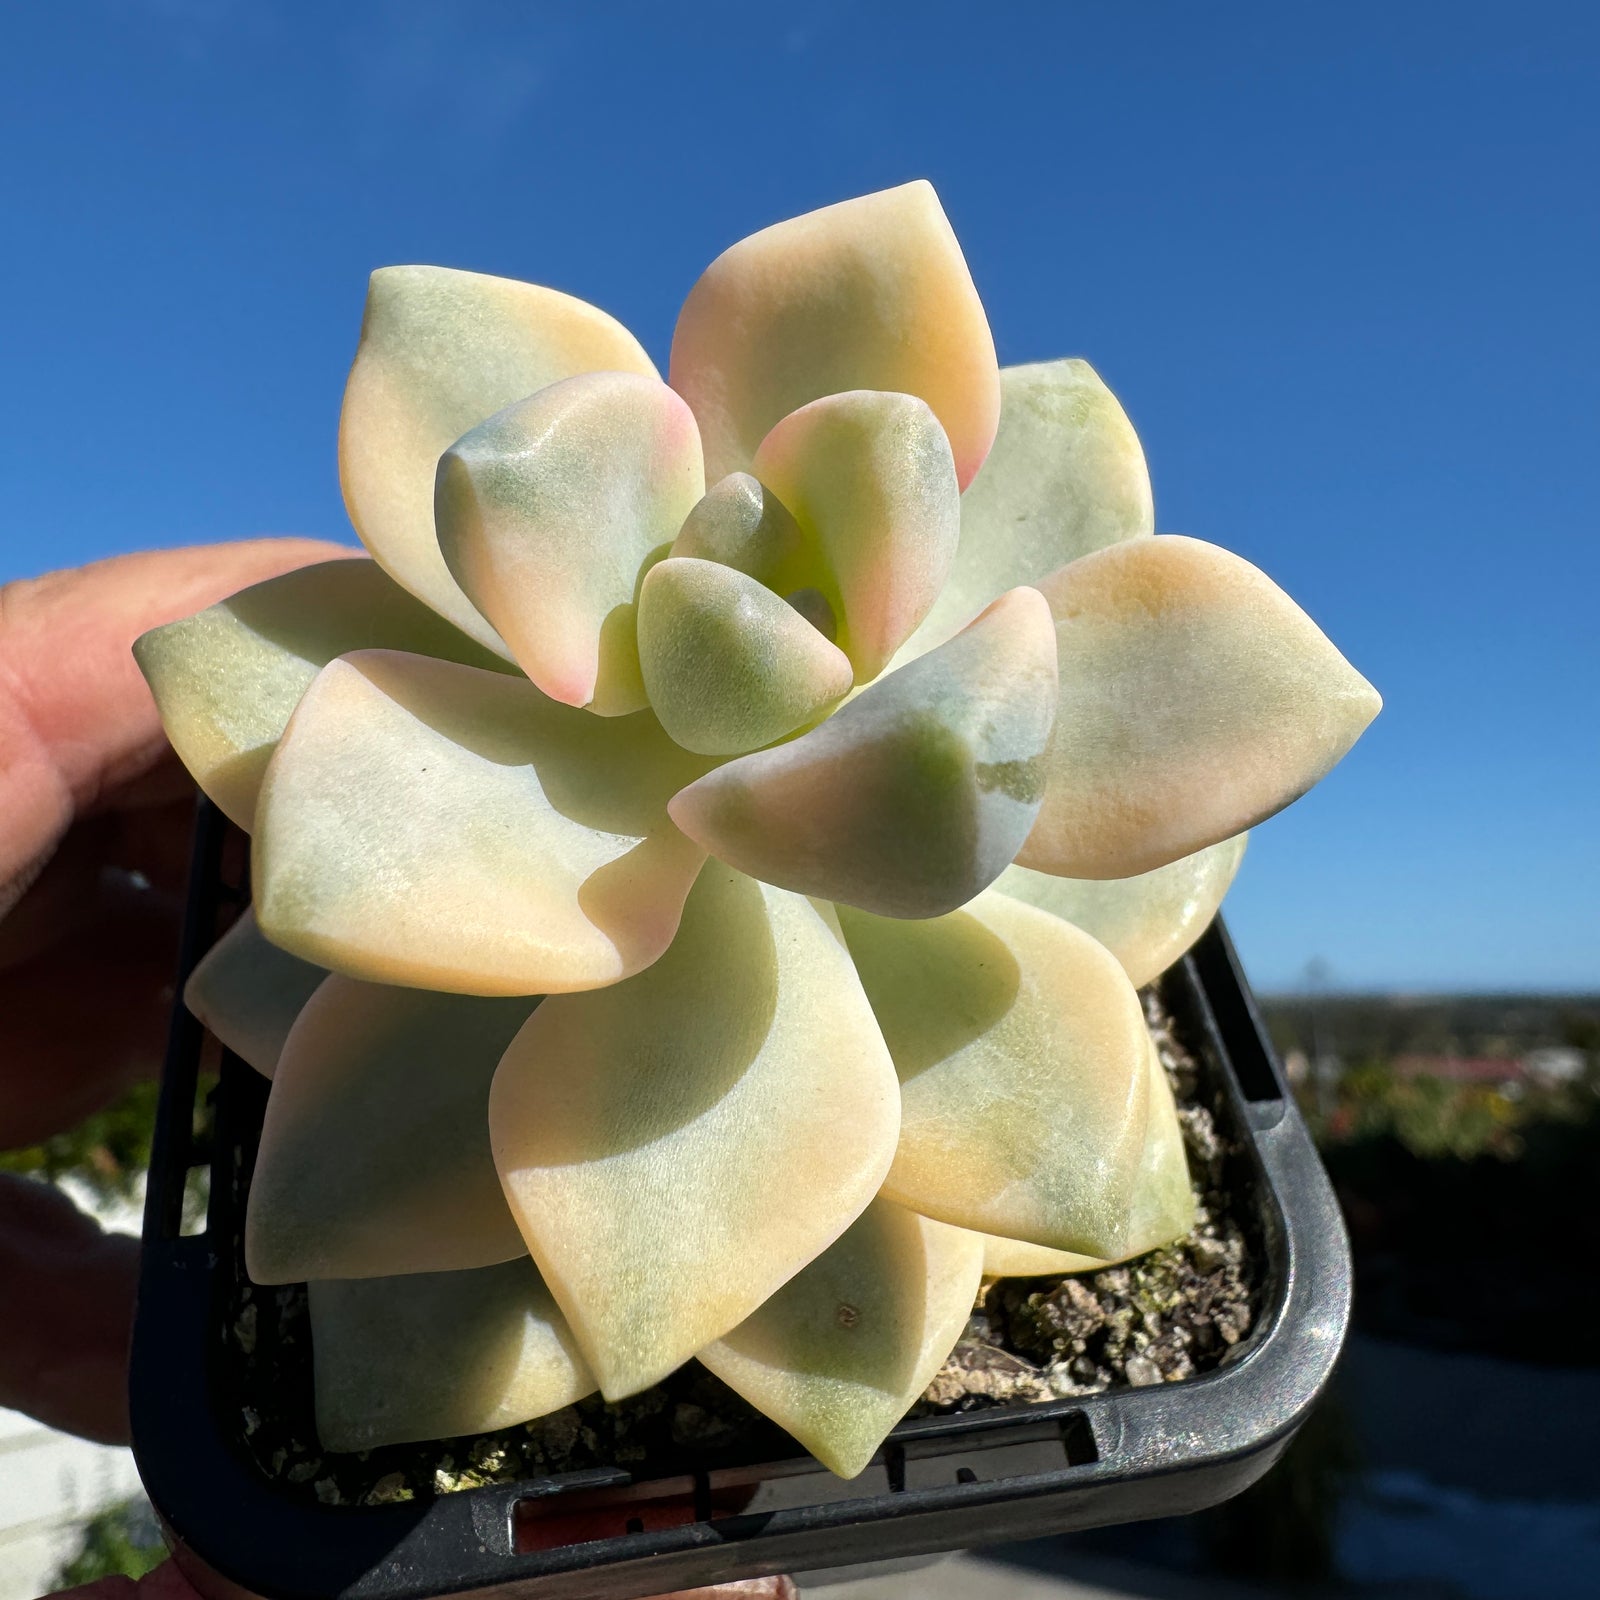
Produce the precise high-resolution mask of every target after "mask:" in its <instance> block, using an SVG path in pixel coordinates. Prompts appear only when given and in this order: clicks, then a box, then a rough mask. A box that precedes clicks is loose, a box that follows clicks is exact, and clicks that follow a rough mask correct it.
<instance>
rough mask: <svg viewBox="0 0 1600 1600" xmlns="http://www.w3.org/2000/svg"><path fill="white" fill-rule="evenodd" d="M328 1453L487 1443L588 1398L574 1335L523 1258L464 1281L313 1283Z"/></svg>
mask: <svg viewBox="0 0 1600 1600" xmlns="http://www.w3.org/2000/svg"><path fill="white" fill-rule="evenodd" d="M310 1300H311V1348H312V1368H313V1372H314V1374H315V1383H316V1404H317V1433H318V1435H319V1437H320V1438H321V1440H322V1447H323V1449H324V1450H374V1449H376V1448H377V1447H378V1446H379V1445H382V1444H405V1443H407V1442H409V1441H411V1440H417V1439H448V1438H451V1437H452V1436H453V1435H455V1434H460V1433H489V1432H492V1431H493V1430H495V1429H497V1428H509V1427H513V1426H515V1425H516V1424H517V1423H519V1422H528V1421H531V1420H532V1419H533V1418H534V1417H543V1416H548V1415H549V1414H550V1412H552V1411H559V1410H560V1409H561V1408H562V1406H568V1405H571V1404H572V1402H573V1401H574V1400H581V1399H582V1398H583V1397H584V1396H585V1395H586V1394H592V1393H593V1392H594V1387H595V1383H594V1378H593V1376H592V1375H591V1374H590V1372H589V1369H588V1368H587V1367H585V1366H584V1364H583V1357H582V1356H581V1355H580V1354H579V1352H578V1347H577V1343H576V1341H575V1340H574V1339H573V1337H572V1331H571V1329H569V1328H568V1327H567V1323H566V1319H565V1318H564V1317H563V1316H562V1315H561V1313H560V1311H559V1310H558V1309H557V1308H556V1303H555V1301H554V1299H553V1298H552V1297H551V1294H550V1291H549V1290H548V1289H547V1288H545V1286H544V1281H543V1279H541V1278H540V1276H539V1270H538V1268H537V1267H535V1266H534V1264H533V1263H532V1262H531V1261H529V1260H528V1259H527V1258H526V1257H523V1259H522V1260H520V1261H506V1262H502V1263H501V1264H500V1265H499V1266H493V1267H478V1268H476V1269H474V1270H472V1271H470V1272H419V1273H410V1274H408V1275H406V1276H405V1277H399V1278H364V1279H357V1280H353V1281H346V1280H336V1281H332V1282H328V1283H313V1284H312V1285H311V1286H310Z"/></svg>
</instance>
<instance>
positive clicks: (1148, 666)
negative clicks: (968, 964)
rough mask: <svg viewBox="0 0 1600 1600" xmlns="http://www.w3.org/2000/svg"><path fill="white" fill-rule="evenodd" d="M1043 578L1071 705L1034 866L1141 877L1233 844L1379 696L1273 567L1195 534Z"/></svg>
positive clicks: (1129, 545)
mask: <svg viewBox="0 0 1600 1600" xmlns="http://www.w3.org/2000/svg"><path fill="white" fill-rule="evenodd" d="M1039 588H1040V591H1041V592H1042V593H1043V594H1044V596H1045V598H1046V599H1047V600H1048V601H1049V602H1050V609H1051V612H1052V614H1053V615H1054V617H1055V619H1056V645H1057V655H1058V659H1059V662H1060V669H1061V708H1060V711H1059V713H1058V715H1057V717H1056V723H1055V731H1054V732H1053V733H1052V735H1051V738H1050V754H1049V758H1048V760H1047V762H1046V793H1045V799H1044V806H1043V808H1042V809H1041V811H1040V813H1039V820H1038V821H1037V822H1036V823H1035V824H1034V827H1033V832H1032V833H1031V834H1030V835H1029V836H1028V842H1027V844H1026V845H1025V846H1024V847H1023V849H1022V851H1021V852H1020V854H1019V855H1018V857H1017V859H1018V861H1019V862H1020V864H1021V865H1022V866H1025V867H1033V868H1035V869H1036V870H1038V871H1040V872H1050V873H1058V874H1060V875H1062V876H1065V877H1074V878H1131V877H1133V876H1135V875H1136V874H1139V873H1144V872H1150V871H1152V870H1153V869H1154V868H1156V867H1161V866H1165V865H1166V864H1167V863H1168V862H1169V861H1176V860H1177V859H1178V858H1179V857H1180V856H1186V855H1190V854H1192V853H1193V852H1194V851H1196V850H1201V849H1204V848H1205V847H1206V846H1207V845H1211V844H1217V843H1219V842H1220V841H1221V840H1223V839H1230V838H1232V837H1233V836H1234V835H1235V834H1238V833H1242V832H1244V830H1245V829H1246V828H1249V827H1253V826H1254V825H1255V824H1256V823H1258V822H1260V821H1261V820H1262V819H1263V818H1265V817H1270V816H1271V815H1272V814H1273V812H1275V811H1280V810H1282V809H1283V807H1284V806H1286V805H1288V804H1289V802H1290V801H1291V800H1294V799H1297V798H1298V797H1299V796H1300V795H1302V794H1304V793H1305V792H1306V790H1307V789H1309V788H1310V787H1311V786H1312V784H1314V783H1315V782H1316V781H1317V780H1318V779H1319V778H1320V777H1322V776H1323V774H1324V773H1326V772H1327V771H1328V769H1329V768H1330V767H1332V766H1333V764H1334V763H1335V762H1336V761H1337V760H1338V759H1339V758H1340V757H1341V756H1342V755H1343V754H1344V753H1345V751H1347V750H1348V749H1349V748H1350V746H1351V745H1352V744H1354V743H1355V741H1356V739H1357V738H1358V737H1359V736H1360V734H1361V730H1362V729H1363V728H1365V727H1366V725H1367V724H1368V723H1369V722H1370V721H1371V720H1372V719H1373V717H1375V716H1376V715H1377V713H1378V708H1379V706H1380V704H1381V703H1382V702H1381V701H1380V700H1379V698H1378V695H1377V692H1376V690H1374V689H1373V687H1372V685H1371V684H1369V683H1368V682H1367V681H1366V679H1365V678H1363V677H1362V676H1361V674H1360V673H1358V672H1357V671H1356V670H1355V669H1354V668H1353V667H1352V666H1351V665H1350V663H1349V662H1348V661H1346V660H1345V659H1344V657H1343V656H1341V655H1340V654H1339V652H1338V651H1337V650H1336V649H1334V647H1333V645H1332V644H1330V643H1329V642H1328V639H1327V637H1326V636H1325V635H1324V634H1323V633H1322V631H1321V630H1320V629H1319V628H1318V627H1317V625H1316V624H1315V623H1314V622H1313V621H1312V620H1311V619H1310V617H1308V616H1307V615H1306V614H1305V612H1303V611H1302V610H1301V609H1300V608H1299V607H1298V606H1297V605H1296V604H1295V603H1294V602H1293V601H1292V600H1291V599H1290V598H1289V597H1288V596H1287V595H1286V594H1285V593H1284V592H1283V591H1282V590H1281V589H1280V588H1279V587H1278V586H1277V585H1276V584H1275V583H1273V581H1272V580H1271V579H1270V578H1268V577H1267V576H1266V575H1265V574H1264V573H1262V572H1259V571H1258V570H1257V569H1256V568H1255V567H1252V566H1251V565H1250V563H1249V562H1248V561H1243V560H1241V559H1240V558H1239V557H1238V556H1235V555H1231V554H1229V552H1228V551H1226V550H1219V549H1218V548H1217V546H1215V545H1212V544H1205V543H1203V542H1202V541H1200V540H1199V539H1186V538H1181V537H1178V536H1176V535H1172V534H1163V535H1160V536H1159V537H1157V538H1153V539H1130V540H1128V541H1127V542H1125V543H1123V544H1118V545H1112V546H1111V547H1110V548H1109V549H1105V550H1099V551H1096V552H1095V553H1094V554H1093V555H1088V556H1084V557H1083V558H1082V560H1079V561H1074V562H1073V563H1072V564H1071V565H1070V566H1067V567H1063V568H1062V569H1061V571H1060V572H1058V573H1056V574H1055V575H1054V576H1053V577H1050V578H1048V579H1046V580H1045V581H1044V582H1043V583H1041V584H1040V585H1039Z"/></svg>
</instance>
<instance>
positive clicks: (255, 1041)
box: [183, 907, 328, 1078]
mask: <svg viewBox="0 0 1600 1600" xmlns="http://www.w3.org/2000/svg"><path fill="white" fill-rule="evenodd" d="M327 976H328V969H327V968H326V967H316V966H313V965H312V964H311V963H310V962H309V961H302V960H301V959H300V958H299V957H298V956H292V955H290V954H289V952H288V951H287V950H280V949H279V948H278V947H277V945H275V944H273V943H272V941H271V940H270V939H268V938H266V937H265V935H264V934H263V933H262V932H261V929H260V928H259V927H258V926H257V925H256V918H255V912H254V911H252V910H250V909H249V908H248V907H247V908H246V909H245V912H244V914H243V915H242V916H241V917H240V918H239V920H238V921H237V922H236V923H234V925H233V926H232V927H231V928H229V929H228V931H227V932H226V933H225V934H223V936H222V937H221V938H220V939H218V940H217V942H216V943H215V944H214V945H212V947H211V948H210V949H209V950H208V951H207V952H206V953H205V955H204V956H202V957H201V959H200V963H199V965H198V966H196V967H195V969H194V971H193V972H191V973H190V974H189V981H188V982H187V983H186V984H184V986H183V1003H184V1004H185V1005H186V1006H187V1007H188V1008H189V1010H190V1011H191V1012H193V1013H194V1015H195V1016H197V1017H198V1018H199V1019H200V1021H201V1022H202V1023H204V1024H205V1026H206V1027H207V1028H208V1029H210V1031H211V1032H212V1033H213V1034H215V1035H216V1037H217V1038H218V1039H220V1040H221V1041H222V1042H223V1044H224V1045H226V1046H227V1048H228V1049H230V1050H231V1051H233V1053H234V1054H235V1055H236V1056H238V1057H239V1059H240V1060H241V1061H245V1062H248V1063H249V1064H250V1065H251V1066H252V1067H254V1068H255V1069H256V1071H257V1072H259V1073H260V1074H261V1075H262V1076H263V1077H264V1078H270V1077H271V1076H272V1075H273V1074H274V1073H275V1072H276V1071H277V1068H278V1057H279V1055H281V1054H282V1052H283V1041H284V1040H285V1039H287V1038H288V1037H289V1030H290V1028H292V1027H293V1026H294V1023H295V1018H297V1017H298V1016H299V1015H300V1012H301V1011H302V1010H303V1009H304V1007H305V1004H306V1002H307V1001H308V1000H309V999H310V998H311V996H312V995H313V994H314V993H315V992H316V990H317V987H318V986H319V985H320V984H321V982H322V980H323V979H324V978H326V977H327Z"/></svg>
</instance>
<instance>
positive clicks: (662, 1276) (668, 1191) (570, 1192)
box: [490, 862, 899, 1399]
mask: <svg viewBox="0 0 1600 1600" xmlns="http://www.w3.org/2000/svg"><path fill="white" fill-rule="evenodd" d="M490 1117H491V1124H492V1130H493V1137H494V1151H495V1160H496V1162H497V1163H498V1165H499V1168H500V1175H501V1178H502V1181H503V1182H504V1184H505V1188H506V1193H507V1195H508V1197H509V1198H510V1201H511V1206H512V1209H513V1211H514V1212H515V1213H516V1215H517V1219H518V1221H519V1222H520V1224H521V1226H522V1229H523V1232H524V1234H525V1235H526V1237H527V1240H528V1246H529V1248H530V1249H531V1250H532V1252H533V1255H534V1259H535V1260H536V1261H537V1262H538V1263H539V1267H540V1270H541V1271H542V1272H543V1273H544V1275H545V1280H546V1282H548V1283H549V1285H550V1287H551V1290H552V1291H553V1292H554V1294H555V1297H556V1299H557V1301H558V1302H559V1303H560V1305H561V1308H562V1310H563V1311H564V1312H565V1313H566V1316H567V1319H568V1321H569V1322H570V1323H571V1324H572V1328H573V1332H574V1333H575V1334H576V1336H577V1338H578V1342H579V1344H580V1345H581V1346H582V1348H583V1351H584V1355H585V1358H586V1360H587V1361H588V1363H589V1365H590V1367H591V1368H592V1369H593V1370H594V1372H595V1374H596V1376H597V1377H598V1378H599V1380H600V1385H601V1388H602V1389H603V1390H604V1392H605V1394H606V1395H607V1397H608V1398H611V1399H616V1398H619V1397H621V1396H623V1395H627V1394H633V1393H636V1392H637V1391H638V1390H640V1389H644V1388H647V1387H648V1386H649V1385H650V1384H652V1383H654V1382H656V1381H657V1380H658V1379H660V1378H661V1377H663V1376H664V1375H665V1374H666V1373H668V1372H670V1371H672V1370H673V1368H674V1367H677V1366H679V1365H681V1363H683V1362H684V1361H686V1360H687V1359H688V1358H689V1357H690V1356H691V1355H693V1354H694V1352H695V1351H697V1350H699V1349H700V1348H701V1347H702V1346H704V1345H706V1344H708V1343H710V1341H711V1340H713V1339H716V1338H719V1337H721V1335H723V1334H725V1333H726V1332H727V1331H728V1330H729V1329H730V1328H732V1327H733V1326H735V1325H736V1324H737V1323H739V1322H742V1321H743V1320H744V1319H745V1318H746V1317H747V1316H749V1315H750V1313H751V1312H752V1311H754V1310H755V1308H756V1307H757V1306H759V1305H760V1304H761V1303H762V1302H763V1301H764V1300H765V1299H766V1298H767V1297H768V1296H769V1295H770V1294H771V1293H772V1292H773V1291H774V1290H775V1289H777V1288H778V1286H779V1285H780V1284H782V1283H784V1282H785V1281H786V1280H787V1279H789V1278H791V1277H792V1276H793V1275H794V1274H795V1273H796V1272H797V1271H799V1269H800V1268H801V1267H803V1266H804V1265H805V1264H806V1262H808V1261H810V1260H811V1259H812V1258H813V1257H815V1256H816V1255H817V1254H819V1253H820V1252H821V1251H822V1250H823V1249H825V1248H826V1247H827V1246H828V1245H829V1244H831V1243H832V1242H833V1240H834V1239H836V1238H837V1237H838V1236H839V1235H840V1234H841V1233H842V1232H843V1231H844V1229H845V1228H846V1227H848V1226H849V1224H850V1223H851V1222H852V1221H854V1220H855V1218H856V1217H857V1216H859V1215H860V1213H861V1211H862V1210H863V1209H864V1208H865V1207H866V1205H867V1203H868V1202H869V1201H870V1200H871V1199H872V1197H873V1196H874V1195H875V1194H876V1193H877V1191H878V1186H879V1184H880V1183H881V1182H882V1180H883V1175H884V1173H885V1172H886V1171H887V1170H888V1166H889V1162H890V1159H891V1158H892V1156H893V1154H894V1143H895V1135H896V1133H897V1132H898V1130H899V1095H898V1093H897V1090H896V1084H895V1076H894V1068H893V1066H892V1065H891V1063H890V1061H889V1053H888V1051H887V1050H886V1049H885V1047H884V1043H883V1039H882V1036H881V1035H880V1034H879V1032H878V1027H877V1024H876V1022H875V1021H874V1020H873V1016H872V1011H871V1008H870V1007H869V1006H868V1004H867V999H866V996H865V995H864V994H863V993H862V992H861V986H860V984H859V983H858V981H857V980H856V976H855V972H854V970H853V968H852V967H851V965H850V960H849V957H848V956H847V955H846V954H845V952H844V950H843V949H842V948H841V946H840V944H839V942H838V940H837V939H836V938H835V937H834V935H833V933H832V932H831V931H830V929H829V928H828V926H827V924H826V923H825V922H824V921H823V919H822V918H821V916H819V914H818V913H817V912H816V911H815V910H814V909H813V908H812V907H811V905H810V904H808V903H807V902H806V901H805V900H803V899H801V898H800V897H799V896H798V895H792V894H787V893H785V892H784V891H783V890H781V889H772V888H769V887H767V886H766V885H764V884H758V883H756V882H754V881H753V880H752V879H749V878H746V877H743V876H741V875H740V874H739V873H736V872H732V871H730V870H729V869H728V868H726V867H723V866H721V865H720V864H718V863H717V862H708V863H707V864H706V867H705V869H704V871H703V872H702V873H701V875H700V878H699V881H698V882H697V883H696V885H695V888H694V890H693V892H692V893H691V894H690V896H689V900H688V904H687V905H686V906H685V908H684V913H683V926H682V929H681V930H680V932H679V935H678V937H677V939H676V940H675V941H674V942H673V944H672V948H671V949H670V950H668V951H667V953H666V954H665V955H664V956H663V957H662V958H661V959H660V960H659V961H658V962H656V964H655V965H654V966H653V967H650V968H649V969H647V970H646V971H644V972H642V973H640V974H639V975H638V976H637V977H635V978H630V979H628V980H627V981H626V982H624V983H619V984H617V985H616V986H615V987H614V988H610V989H602V990H598V991H596V992H594V993H592V994H586V995H564V996H556V997H554V998H552V999H549V1000H546V1001H545V1002H544V1004H543V1005H541V1006H540V1007H539V1009H538V1010H537V1011H536V1012H535V1013H534V1014H533V1016H532V1018H530V1019H529V1022H528V1024H527V1026H526V1027H524V1029H523V1030H522V1032H521V1033H520V1034H519V1035H518V1036H517V1039H516V1041H515V1042H514V1043H513V1044H512V1046H511V1048H510V1049H509V1050H508V1051H507V1053H506V1057H505V1061H504V1063H503V1064H502V1066H501V1068H500V1072H499V1074H498V1076H497V1077H496V1079H495V1084H494V1094H493V1099H492V1102H491V1107H490Z"/></svg>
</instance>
